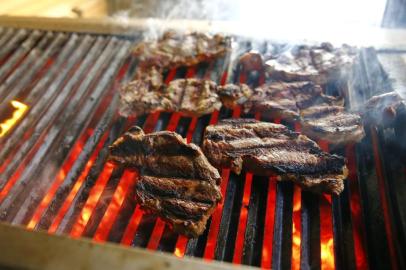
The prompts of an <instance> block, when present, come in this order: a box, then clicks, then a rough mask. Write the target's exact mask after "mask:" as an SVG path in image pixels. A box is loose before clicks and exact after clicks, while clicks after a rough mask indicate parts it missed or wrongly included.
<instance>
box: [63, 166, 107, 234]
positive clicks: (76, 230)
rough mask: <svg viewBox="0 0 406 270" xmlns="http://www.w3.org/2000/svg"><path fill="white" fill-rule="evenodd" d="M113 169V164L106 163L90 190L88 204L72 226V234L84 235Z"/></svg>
mask: <svg viewBox="0 0 406 270" xmlns="http://www.w3.org/2000/svg"><path fill="white" fill-rule="evenodd" d="M113 169H114V167H113V165H112V164H110V163H107V164H106V165H105V167H104V170H103V171H102V173H101V174H100V176H99V178H98V179H97V181H96V184H95V185H94V187H93V188H92V190H91V191H90V194H89V198H88V199H87V201H86V204H85V206H84V207H83V209H82V213H81V214H80V216H79V218H78V220H77V221H76V223H75V225H74V226H73V228H72V231H71V233H70V235H71V236H73V237H79V236H81V235H82V233H83V231H84V230H85V227H86V225H87V222H88V221H89V219H90V216H91V215H92V213H93V210H94V208H95V207H96V204H97V202H98V201H99V199H100V196H101V194H102V192H103V190H104V188H105V186H106V184H107V182H108V180H109V179H110V176H111V173H112V172H113Z"/></svg>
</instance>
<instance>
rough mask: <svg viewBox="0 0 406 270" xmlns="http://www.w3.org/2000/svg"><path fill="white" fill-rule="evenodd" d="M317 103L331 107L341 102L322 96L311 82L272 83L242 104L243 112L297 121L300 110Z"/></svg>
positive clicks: (264, 86) (318, 88) (320, 90)
mask: <svg viewBox="0 0 406 270" xmlns="http://www.w3.org/2000/svg"><path fill="white" fill-rule="evenodd" d="M319 103H327V104H332V105H333V104H342V103H343V101H342V99H339V98H336V97H332V96H327V95H324V94H323V93H322V89H321V87H320V86H319V85H316V84H314V83H312V82H290V83H285V82H272V83H269V84H265V85H262V86H260V87H258V88H256V89H255V91H254V94H253V95H252V96H251V98H249V100H248V102H246V103H245V104H244V110H245V111H246V112H262V113H263V114H264V116H266V117H269V118H284V119H286V120H290V121H292V120H297V119H299V117H300V110H301V109H303V108H306V107H308V106H310V105H314V104H319Z"/></svg>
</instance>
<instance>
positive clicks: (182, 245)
mask: <svg viewBox="0 0 406 270" xmlns="http://www.w3.org/2000/svg"><path fill="white" fill-rule="evenodd" d="M188 241H189V239H188V238H187V237H186V236H183V235H179V237H178V241H177V242H176V247H175V252H174V255H175V256H176V257H178V258H182V257H183V256H185V252H186V245H187V242H188Z"/></svg>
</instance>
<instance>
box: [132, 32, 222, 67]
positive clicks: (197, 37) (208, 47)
mask: <svg viewBox="0 0 406 270" xmlns="http://www.w3.org/2000/svg"><path fill="white" fill-rule="evenodd" d="M229 49H230V39H229V38H228V37H225V36H222V35H209V34H205V33H198V32H192V33H184V34H182V33H176V32H172V31H167V32H165V33H164V34H163V36H162V37H161V38H159V39H157V40H152V41H143V42H141V43H140V44H138V45H137V46H136V47H135V48H134V54H135V55H136V56H137V57H138V58H139V59H140V60H141V62H140V66H141V67H142V68H146V69H148V68H149V67H152V66H155V67H160V68H164V69H166V68H176V67H179V66H193V65H196V64H198V63H200V62H207V61H211V60H214V59H216V58H219V57H221V56H223V55H224V54H225V53H226V52H227V51H228V50H229Z"/></svg>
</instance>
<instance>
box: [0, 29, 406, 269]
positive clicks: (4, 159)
mask: <svg viewBox="0 0 406 270" xmlns="http://www.w3.org/2000/svg"><path fill="white" fill-rule="evenodd" d="M137 39H138V37H137V36H135V37H132V38H128V37H119V36H105V35H90V34H88V35H87V34H75V33H73V34H72V33H58V32H43V31H38V30H34V31H29V30H24V29H21V30H17V29H9V28H7V29H1V32H0V45H1V46H0V48H1V49H0V98H1V103H0V113H1V114H0V115H5V112H6V109H7V108H8V107H7V104H8V103H9V102H10V101H11V100H19V101H21V102H23V103H25V104H26V105H28V106H29V111H28V113H27V114H26V115H24V117H23V118H22V119H21V120H20V121H19V122H18V123H17V124H16V126H14V127H13V128H12V130H10V131H9V132H8V133H7V134H6V135H5V136H4V137H0V144H1V148H0V161H1V162H0V163H1V165H0V220H1V221H5V222H8V223H11V224H15V225H23V226H26V227H27V228H29V229H32V230H46V231H48V232H50V233H56V234H62V233H63V234H69V235H71V236H72V237H89V238H93V239H94V240H96V241H100V242H104V241H109V242H115V243H121V244H122V245H127V246H140V247H145V248H147V249H151V250H158V251H164V252H171V253H174V255H175V256H178V257H183V256H185V255H186V256H196V257H203V258H205V259H207V260H220V261H228V262H233V263H236V264H246V265H253V266H258V267H262V268H271V267H272V268H275V269H288V268H293V269H299V268H301V269H310V268H311V269H331V268H333V267H334V266H335V267H336V268H338V269H354V268H357V269H365V268H387V267H388V266H389V265H391V266H392V268H403V267H404V266H405V262H404V258H405V256H404V254H403V253H404V250H405V248H404V247H405V244H406V241H405V232H404V228H405V226H403V225H404V224H405V223H404V219H403V214H404V212H402V211H404V210H403V209H402V208H401V206H402V204H401V202H402V201H403V200H404V199H402V196H401V195H402V193H400V192H399V189H400V188H402V187H404V185H405V184H404V183H405V181H403V180H404V178H405V173H406V170H405V167H404V165H403V164H402V163H401V161H399V160H398V159H396V157H397V156H396V154H395V153H394V152H391V151H390V150H389V149H392V148H393V147H392V148H391V146H393V142H396V141H397V139H398V138H399V136H401V134H403V133H402V132H401V129H400V128H398V129H397V130H400V131H398V132H395V133H393V132H392V133H390V132H389V133H388V131H387V130H383V129H381V128H376V127H367V128H366V130H367V137H366V138H365V139H364V140H363V141H362V142H361V143H359V144H357V145H347V146H345V147H343V148H338V149H332V152H334V153H337V154H340V155H344V156H346V157H347V159H348V167H349V170H350V175H349V179H348V181H346V183H345V186H346V188H345V190H344V192H343V193H342V194H341V195H340V196H332V197H331V196H326V195H315V194H312V193H309V192H306V191H301V190H300V189H298V188H296V187H294V186H293V185H292V183H288V182H283V183H276V181H275V179H273V177H270V178H266V177H259V176H256V175H252V174H250V173H247V174H242V175H240V176H237V175H234V174H233V173H230V170H228V169H223V170H221V175H222V179H223V181H222V183H221V191H222V193H223V197H224V200H223V202H222V203H220V204H219V205H218V207H217V209H216V210H215V212H214V214H213V216H212V218H211V219H210V220H209V222H208V224H207V230H206V231H205V233H204V234H203V235H202V236H200V237H199V238H196V239H191V240H188V239H187V238H185V237H183V236H179V235H177V234H175V233H173V232H172V231H171V230H170V228H169V227H168V226H167V225H166V224H165V223H164V222H163V221H162V220H160V219H159V218H156V217H152V216H150V215H144V213H143V212H142V210H141V209H140V208H139V206H138V205H136V203H135V202H134V188H133V187H134V184H135V181H136V179H137V175H136V173H135V172H131V171H126V170H122V169H120V168H114V167H113V166H112V165H110V164H108V163H106V160H107V156H108V149H107V146H108V145H110V144H111V143H112V142H113V141H114V140H115V139H116V138H117V137H118V136H120V134H122V133H123V131H124V130H126V129H127V128H128V127H130V126H131V125H139V126H142V127H143V128H144V130H145V131H146V132H152V131H158V130H165V129H166V130H172V131H176V132H178V133H179V134H181V135H182V136H183V137H186V138H187V140H188V141H189V142H193V143H196V144H200V143H201V141H202V135H203V131H204V128H205V126H207V125H208V124H214V123H216V122H217V121H219V120H220V119H224V118H229V117H240V116H241V117H255V118H257V119H261V115H260V114H256V115H247V114H243V113H242V112H241V110H240V109H238V108H237V109H235V110H234V111H231V110H227V109H225V108H222V109H221V110H220V111H218V112H214V113H213V114H211V115H206V116H202V117H199V118H196V117H192V118H190V117H184V116H182V115H180V114H179V113H153V114H149V115H144V116H141V117H137V118H128V119H124V118H122V117H120V116H118V115H117V106H118V96H117V93H116V92H117V87H118V86H119V84H120V83H125V82H128V81H129V80H131V79H132V78H133V77H134V74H135V71H136V68H137V59H134V58H133V57H132V56H131V55H130V51H131V46H132V44H133V43H134V42H136V41H137ZM239 44H240V45H241V47H242V48H243V50H240V51H247V50H249V49H251V47H252V46H251V44H250V42H247V41H241V42H239ZM268 47H269V46H267V44H266V43H265V44H264V45H263V46H261V48H262V49H261V50H262V52H263V53H267V52H266V50H267V48H268ZM230 57H231V56H230V55H228V56H227V57H225V58H224V59H220V60H218V61H215V62H211V63H202V64H199V65H198V66H196V67H192V68H187V69H186V68H179V69H176V70H175V69H174V70H170V71H169V72H168V73H167V74H165V80H166V82H169V81H171V80H173V79H174V78H182V77H197V78H210V79H212V80H214V81H217V82H219V83H223V84H224V83H226V82H237V81H240V82H244V81H245V82H248V83H250V84H252V85H258V84H261V83H263V82H264V78H259V79H257V80H254V81H253V80H251V79H250V78H247V76H244V75H243V74H241V75H240V74H238V72H237V71H236V70H237V69H236V67H235V63H234V62H232V61H230ZM360 57H361V61H360V65H357V66H356V68H355V71H354V78H353V82H354V83H353V84H350V87H349V89H348V90H349V96H348V100H347V104H350V106H352V107H356V105H357V104H358V103H359V102H362V100H365V99H366V98H368V97H370V96H372V95H373V94H376V93H379V91H378V89H379V90H380V89H387V88H383V85H384V84H385V83H386V81H385V80H386V79H385V75H384V71H383V70H382V68H381V66H380V65H379V61H378V59H377V58H376V52H375V51H374V50H371V49H368V50H363V51H362V54H361V56H360ZM230 62H232V63H230ZM230 67H231V68H230ZM382 78H384V79H382ZM336 88H337V84H334V85H330V86H328V87H327V91H334V90H336ZM0 121H1V120H0ZM280 121H281V120H280V119H274V122H280ZM291 128H292V129H296V130H297V131H299V130H300V126H298V125H295V126H291ZM400 138H401V137H400ZM319 144H320V145H321V146H322V147H323V148H324V149H325V150H328V148H329V145H328V144H326V143H325V142H323V141H320V142H319ZM395 148H396V147H395ZM396 151H398V152H399V151H400V150H399V149H397V150H396Z"/></svg>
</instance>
